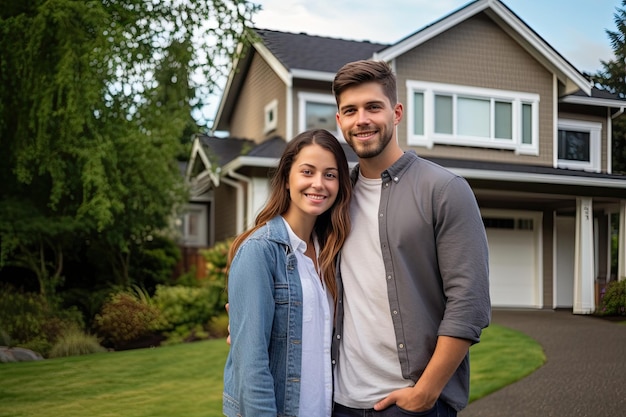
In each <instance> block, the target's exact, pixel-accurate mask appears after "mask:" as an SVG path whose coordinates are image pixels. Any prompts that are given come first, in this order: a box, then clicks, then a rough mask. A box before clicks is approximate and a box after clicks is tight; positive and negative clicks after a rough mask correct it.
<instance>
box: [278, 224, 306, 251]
mask: <svg viewBox="0 0 626 417" xmlns="http://www.w3.org/2000/svg"><path fill="white" fill-rule="evenodd" d="M281 218H282V219H283V222H284V223H285V227H286V228H287V234H289V244H290V245H291V247H292V248H293V250H294V252H300V253H304V252H306V246H307V245H306V242H305V241H304V240H302V239H300V238H299V237H298V235H296V234H295V233H294V231H293V230H291V226H289V223H287V220H285V218H284V217H282V216H281Z"/></svg>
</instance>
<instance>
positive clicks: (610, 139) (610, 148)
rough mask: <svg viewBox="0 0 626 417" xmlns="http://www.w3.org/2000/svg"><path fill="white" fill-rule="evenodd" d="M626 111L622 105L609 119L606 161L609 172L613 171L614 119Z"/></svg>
mask: <svg viewBox="0 0 626 417" xmlns="http://www.w3.org/2000/svg"><path fill="white" fill-rule="evenodd" d="M622 113H624V107H623V106H622V107H620V108H619V110H618V111H617V112H615V113H614V114H612V115H611V120H609V125H608V130H609V132H608V134H607V142H608V143H607V144H606V145H607V146H606V162H607V170H606V172H607V174H612V173H613V123H612V120H614V119H615V118H617V117H619V116H621V115H622Z"/></svg>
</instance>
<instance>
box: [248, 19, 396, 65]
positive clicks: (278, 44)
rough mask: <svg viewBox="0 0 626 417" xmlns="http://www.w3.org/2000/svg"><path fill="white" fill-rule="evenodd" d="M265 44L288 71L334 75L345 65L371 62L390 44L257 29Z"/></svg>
mask: <svg viewBox="0 0 626 417" xmlns="http://www.w3.org/2000/svg"><path fill="white" fill-rule="evenodd" d="M255 31H256V33H257V34H258V35H259V36H260V37H261V39H262V41H263V44H264V45H265V46H266V47H267V48H268V49H269V50H270V52H271V53H272V54H273V55H274V56H275V57H276V58H277V59H278V60H279V61H280V62H281V63H282V64H283V65H284V66H285V68H287V69H288V70H289V71H293V70H294V69H299V70H308V71H320V72H332V73H335V72H337V70H339V68H341V67H342V66H343V65H344V64H346V63H348V62H351V61H356V60H360V59H370V58H372V56H373V55H374V53H375V52H378V51H380V50H382V49H385V48H386V47H387V46H388V45H386V44H381V43H372V42H367V41H351V40H345V39H336V38H327V37H322V36H313V35H307V34H305V33H288V32H278V31H275V30H267V29H255Z"/></svg>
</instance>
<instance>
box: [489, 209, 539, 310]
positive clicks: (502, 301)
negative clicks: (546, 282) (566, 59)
mask: <svg viewBox="0 0 626 417" xmlns="http://www.w3.org/2000/svg"><path fill="white" fill-rule="evenodd" d="M483 222H484V224H485V230H486V232H487V240H488V242H489V280H490V282H489V286H490V294H491V304H492V306H494V307H522V308H540V307H541V305H542V300H541V268H540V265H541V258H540V257H541V251H540V247H541V244H540V231H541V214H540V213H533V212H509V211H499V212H488V213H485V212H483Z"/></svg>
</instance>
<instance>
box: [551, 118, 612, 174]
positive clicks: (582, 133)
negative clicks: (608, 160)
mask: <svg viewBox="0 0 626 417" xmlns="http://www.w3.org/2000/svg"><path fill="white" fill-rule="evenodd" d="M601 131H602V125H601V124H600V123H592V122H585V121H579V120H559V132H558V135H557V166H558V167H559V168H568V169H579V170H586V171H593V172H600V133H601Z"/></svg>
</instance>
